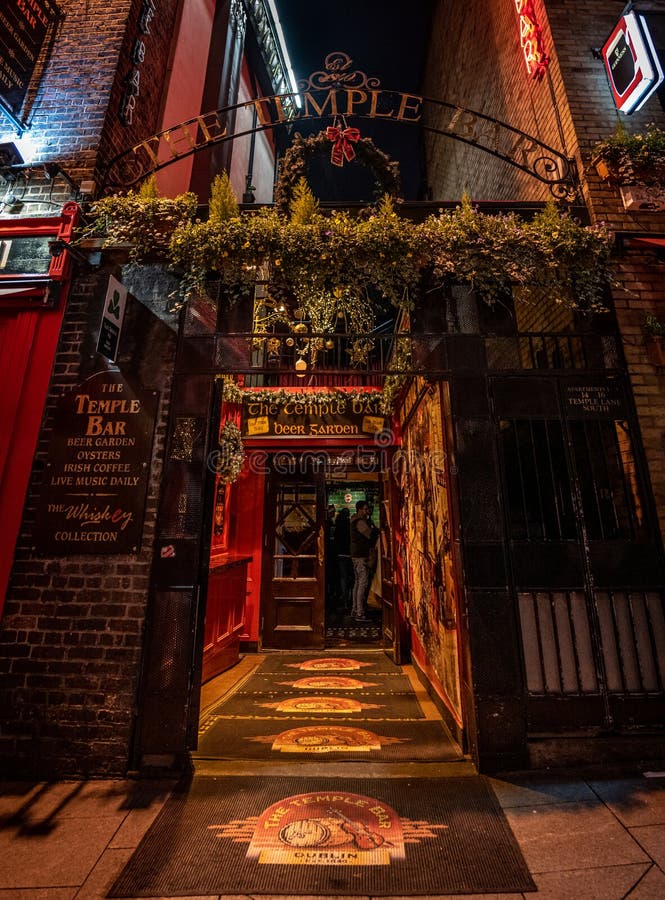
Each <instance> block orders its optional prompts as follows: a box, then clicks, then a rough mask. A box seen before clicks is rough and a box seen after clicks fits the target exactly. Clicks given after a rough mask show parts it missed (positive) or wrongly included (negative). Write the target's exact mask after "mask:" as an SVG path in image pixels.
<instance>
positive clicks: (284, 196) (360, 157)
mask: <svg viewBox="0 0 665 900" xmlns="http://www.w3.org/2000/svg"><path fill="white" fill-rule="evenodd" d="M332 147H333V141H331V139H330V137H329V136H328V135H327V133H326V132H325V131H320V132H319V133H318V134H313V135H311V136H310V137H303V136H302V135H300V134H296V135H295V136H294V138H293V143H292V144H291V146H290V147H289V149H288V150H287V151H286V153H285V154H284V156H283V157H282V160H281V162H280V164H279V177H278V179H277V186H276V189H275V204H276V206H277V209H278V210H279V212H280V213H282V214H283V215H287V214H288V211H289V205H290V203H291V200H292V199H293V193H294V191H295V188H296V185H297V184H298V182H299V180H300V179H301V178H305V179H306V178H307V167H308V165H309V162H310V160H312V159H313V158H314V157H315V156H326V157H330V154H331V150H332ZM353 150H354V151H355V159H354V162H355V161H357V162H359V163H360V164H361V165H363V166H365V167H366V168H368V169H370V170H371V172H372V173H373V175H374V177H375V179H376V182H377V197H381V196H382V195H384V194H387V195H388V196H389V197H392V198H393V199H398V198H399V197H400V196H401V182H400V175H399V164H398V163H397V162H395V160H392V159H391V158H390V157H389V156H388V154H387V153H384V152H383V151H382V150H379V148H378V147H376V146H375V144H374V142H373V141H372V140H371V139H370V138H362V137H361V138H359V139H358V140H357V141H354V143H353Z"/></svg>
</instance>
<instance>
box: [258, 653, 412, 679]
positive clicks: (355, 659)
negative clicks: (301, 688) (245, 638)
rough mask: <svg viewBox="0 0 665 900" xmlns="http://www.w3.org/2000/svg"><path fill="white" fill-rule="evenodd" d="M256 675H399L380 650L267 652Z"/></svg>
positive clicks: (394, 666)
mask: <svg viewBox="0 0 665 900" xmlns="http://www.w3.org/2000/svg"><path fill="white" fill-rule="evenodd" d="M257 671H258V672H260V673H261V674H265V673H267V672H277V673H279V674H280V675H294V676H295V677H298V676H305V675H316V674H319V675H321V674H324V673H325V674H327V675H358V676H361V675H380V674H384V675H401V674H402V669H401V668H400V666H396V665H395V663H394V662H392V661H391V660H390V659H388V657H387V656H386V654H385V653H383V651H381V650H376V651H371V650H370V651H369V652H367V651H365V652H360V651H359V652H355V651H353V650H352V651H348V650H347V651H344V652H339V653H337V652H332V653H326V651H325V650H310V651H309V652H308V653H284V652H281V651H280V652H278V653H270V654H269V655H267V656H266V658H265V659H264V660H263V662H262V663H261V665H260V666H259V668H258V670H257Z"/></svg>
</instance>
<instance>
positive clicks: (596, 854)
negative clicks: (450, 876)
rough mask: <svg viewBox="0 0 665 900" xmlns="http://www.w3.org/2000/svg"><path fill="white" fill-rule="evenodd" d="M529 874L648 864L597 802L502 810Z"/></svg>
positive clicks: (628, 837) (623, 831) (646, 858)
mask: <svg viewBox="0 0 665 900" xmlns="http://www.w3.org/2000/svg"><path fill="white" fill-rule="evenodd" d="M505 813H506V818H507V819H508V822H509V824H510V827H511V828H512V830H513V833H514V835H515V837H516V838H517V842H518V844H519V846H520V849H521V851H522V853H523V854H524V858H525V860H526V863H527V865H528V867H529V870H530V872H531V874H532V875H533V874H536V873H539V872H560V871H566V870H569V869H595V868H600V867H603V866H615V865H617V864H624V863H625V864H629V863H640V862H645V863H648V862H649V857H648V856H647V855H646V853H645V852H644V851H643V850H642V849H641V848H640V847H639V845H638V844H637V843H636V841H634V840H633V838H632V837H631V836H630V835H629V834H628V832H627V831H626V830H625V828H623V826H622V825H621V824H620V823H619V822H618V821H617V820H616V818H615V817H614V815H613V814H612V813H611V812H610V810H609V809H607V807H606V806H604V805H603V804H602V803H601V802H600V801H596V802H583V803H580V802H570V803H564V804H551V805H549V806H535V807H516V808H512V809H506V811H505Z"/></svg>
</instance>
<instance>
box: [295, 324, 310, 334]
mask: <svg viewBox="0 0 665 900" xmlns="http://www.w3.org/2000/svg"><path fill="white" fill-rule="evenodd" d="M293 330H294V331H295V333H296V334H305V332H306V331H307V325H305V323H304V322H298V324H297V325H294V326H293Z"/></svg>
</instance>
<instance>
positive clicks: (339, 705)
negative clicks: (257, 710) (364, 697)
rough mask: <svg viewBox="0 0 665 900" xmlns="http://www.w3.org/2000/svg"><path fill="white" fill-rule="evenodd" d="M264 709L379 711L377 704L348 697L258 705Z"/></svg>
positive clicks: (291, 711) (280, 710)
mask: <svg viewBox="0 0 665 900" xmlns="http://www.w3.org/2000/svg"><path fill="white" fill-rule="evenodd" d="M259 706H263V707H265V708H266V709H276V710H277V712H284V713H341V714H342V715H343V714H344V713H358V712H362V711H363V710H364V709H381V705H380V704H377V703H360V702H359V701H358V700H353V699H351V698H350V697H289V699H288V700H278V701H275V702H274V703H259Z"/></svg>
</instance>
